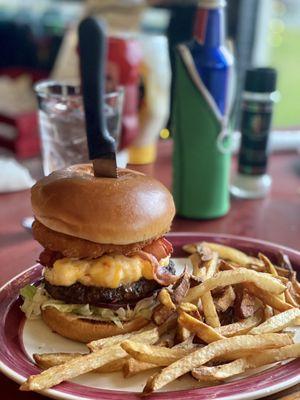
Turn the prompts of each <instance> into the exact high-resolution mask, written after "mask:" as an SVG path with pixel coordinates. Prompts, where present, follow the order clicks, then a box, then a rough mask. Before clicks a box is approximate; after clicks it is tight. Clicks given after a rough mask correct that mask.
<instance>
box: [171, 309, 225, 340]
mask: <svg viewBox="0 0 300 400" xmlns="http://www.w3.org/2000/svg"><path fill="white" fill-rule="evenodd" d="M178 323H179V324H180V325H182V326H183V327H185V328H187V329H188V330H189V331H190V332H193V333H195V334H196V335H197V336H198V337H199V338H200V339H201V340H203V341H204V342H205V343H211V342H214V341H216V340H220V339H224V336H222V335H221V334H220V333H218V332H217V331H216V330H215V329H214V328H212V327H211V326H209V325H207V324H205V323H204V322H202V321H199V320H198V319H196V318H194V317H192V316H191V315H189V314H187V313H185V312H182V313H180V315H179V317H178Z"/></svg>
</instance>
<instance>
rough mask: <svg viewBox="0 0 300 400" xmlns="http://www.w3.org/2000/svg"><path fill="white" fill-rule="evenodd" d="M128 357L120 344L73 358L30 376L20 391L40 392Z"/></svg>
mask: <svg viewBox="0 0 300 400" xmlns="http://www.w3.org/2000/svg"><path fill="white" fill-rule="evenodd" d="M126 356H127V353H126V352H125V351H124V350H123V349H122V348H121V347H120V345H118V344H117V345H114V346H111V347H105V348H103V349H101V350H97V351H95V352H93V353H90V354H87V355H84V356H79V357H76V358H73V359H72V360H70V361H68V362H66V363H64V364H61V365H56V366H54V367H51V368H49V369H46V370H45V371H43V372H42V373H41V374H39V375H32V376H30V377H29V378H28V379H27V380H26V381H25V382H24V383H23V384H22V385H21V386H20V390H24V391H28V390H34V391H40V390H44V389H48V388H50V387H52V386H56V385H58V384H59V383H61V382H63V381H66V380H69V379H72V378H74V377H76V376H79V375H82V374H85V373H86V372H90V371H94V370H95V369H97V368H100V367H102V366H103V365H105V364H108V363H110V362H112V361H114V360H117V359H120V358H124V357H126Z"/></svg>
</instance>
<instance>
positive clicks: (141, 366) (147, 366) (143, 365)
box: [122, 357, 158, 378]
mask: <svg viewBox="0 0 300 400" xmlns="http://www.w3.org/2000/svg"><path fill="white" fill-rule="evenodd" d="M154 368H158V365H156V364H151V363H147V362H143V361H138V360H136V359H135V358H133V357H129V359H128V360H126V361H125V363H124V365H123V369H122V371H123V376H124V378H131V377H132V376H135V375H137V374H139V373H141V372H144V371H149V370H151V369H154Z"/></svg>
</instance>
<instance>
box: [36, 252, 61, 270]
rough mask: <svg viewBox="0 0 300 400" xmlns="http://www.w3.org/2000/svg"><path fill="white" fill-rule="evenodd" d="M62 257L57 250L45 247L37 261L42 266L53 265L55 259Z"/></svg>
mask: <svg viewBox="0 0 300 400" xmlns="http://www.w3.org/2000/svg"><path fill="white" fill-rule="evenodd" d="M60 258H63V255H62V254H61V253H60V252H59V251H52V250H48V249H45V250H43V251H42V252H41V254H40V256H39V260H38V262H39V263H40V264H42V265H43V266H44V267H50V268H51V267H53V264H54V263H55V261H56V260H59V259H60Z"/></svg>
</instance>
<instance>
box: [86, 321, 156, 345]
mask: <svg viewBox="0 0 300 400" xmlns="http://www.w3.org/2000/svg"><path fill="white" fill-rule="evenodd" d="M145 332H147V333H145ZM132 336H136V337H137V339H135V340H139V337H140V338H141V340H144V338H145V337H147V336H149V337H154V338H156V337H157V340H158V339H159V334H158V330H157V327H156V326H155V325H154V324H149V325H147V326H145V327H144V328H142V329H140V330H139V331H136V332H130V333H125V334H121V335H116V336H110V337H107V338H103V339H98V340H94V341H92V342H90V343H88V344H87V347H88V348H89V349H90V350H92V351H95V350H100V349H102V348H104V347H109V346H113V345H115V344H120V343H122V342H123V341H124V340H127V339H129V338H131V337H132Z"/></svg>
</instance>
